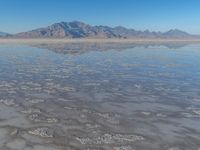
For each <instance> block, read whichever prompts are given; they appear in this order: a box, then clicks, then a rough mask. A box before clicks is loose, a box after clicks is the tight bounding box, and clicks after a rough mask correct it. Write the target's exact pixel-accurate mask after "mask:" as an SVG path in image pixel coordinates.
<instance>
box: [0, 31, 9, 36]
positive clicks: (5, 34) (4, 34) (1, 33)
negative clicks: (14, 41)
mask: <svg viewBox="0 0 200 150" xmlns="http://www.w3.org/2000/svg"><path fill="white" fill-rule="evenodd" d="M8 35H9V34H8V33H5V32H0V37H4V36H8Z"/></svg>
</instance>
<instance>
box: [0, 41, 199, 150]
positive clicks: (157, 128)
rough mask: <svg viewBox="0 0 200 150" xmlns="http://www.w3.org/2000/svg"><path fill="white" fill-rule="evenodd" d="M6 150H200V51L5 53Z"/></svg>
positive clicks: (0, 69)
mask: <svg viewBox="0 0 200 150" xmlns="http://www.w3.org/2000/svg"><path fill="white" fill-rule="evenodd" d="M0 54H1V55H0V149H1V150H46V149H48V150H179V149H180V150H199V149H200V126H199V124H200V65H199V64H200V59H199V58H200V45H198V44H196V45H183V47H182V46H177V45H176V46H174V45H172V46H166V45H165V46H162V45H153V46H150V45H130V44H129V45H115V44H111V45H108V44H107V45H103V44H100V45H99V44H88V45H87V44H66V45H59V44H58V45H45V44H43V45H31V46H28V45H0Z"/></svg>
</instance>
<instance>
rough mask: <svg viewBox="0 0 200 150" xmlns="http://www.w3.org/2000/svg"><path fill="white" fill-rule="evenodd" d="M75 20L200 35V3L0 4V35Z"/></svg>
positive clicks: (37, 0) (41, 0)
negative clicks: (175, 30)
mask: <svg viewBox="0 0 200 150" xmlns="http://www.w3.org/2000/svg"><path fill="white" fill-rule="evenodd" d="M73 20H79V21H83V22H86V23H89V24H92V25H109V26H118V25H122V26H125V27H130V28H134V29H139V30H145V29H150V30H154V31H167V30H168V29H174V28H178V29H181V30H185V31H187V32H190V33H196V34H200V0H0V31H5V32H9V33H16V32H20V31H26V30H30V29H34V28H37V27H43V26H47V25H50V24H52V23H55V22H60V21H73Z"/></svg>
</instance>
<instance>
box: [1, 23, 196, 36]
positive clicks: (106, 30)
mask: <svg viewBox="0 0 200 150" xmlns="http://www.w3.org/2000/svg"><path fill="white" fill-rule="evenodd" d="M0 35H1V34H0ZM6 35H7V34H6ZM4 36H5V34H4ZM7 37H13V38H123V39H131V38H178V39H180V38H196V37H199V36H197V35H191V34H189V33H187V32H184V31H181V30H178V29H172V30H169V31H167V32H151V31H149V30H145V31H138V30H134V29H129V28H125V27H122V26H117V27H109V26H102V25H100V26H92V25H89V24H86V23H83V22H80V21H73V22H60V23H55V24H53V25H51V26H48V27H43V28H39V29H34V30H31V31H27V32H22V33H17V34H13V35H7Z"/></svg>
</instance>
